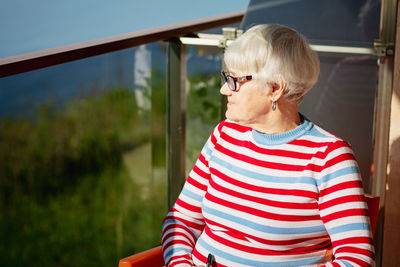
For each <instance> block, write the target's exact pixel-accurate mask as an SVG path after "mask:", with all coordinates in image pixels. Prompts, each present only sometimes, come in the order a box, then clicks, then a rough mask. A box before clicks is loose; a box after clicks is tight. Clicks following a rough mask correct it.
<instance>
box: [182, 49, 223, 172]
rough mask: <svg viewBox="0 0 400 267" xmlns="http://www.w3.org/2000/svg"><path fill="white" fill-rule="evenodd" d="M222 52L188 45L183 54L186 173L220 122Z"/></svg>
mask: <svg viewBox="0 0 400 267" xmlns="http://www.w3.org/2000/svg"><path fill="white" fill-rule="evenodd" d="M221 60H222V51H221V49H219V48H211V47H195V46H190V47H189V48H188V53H187V78H188V83H187V88H186V89H187V110H186V116H187V117H186V174H188V172H189V171H190V170H191V169H192V168H193V165H194V162H195V161H196V159H197V157H198V156H199V154H200V151H201V149H202V147H203V145H204V144H205V142H206V141H207V138H208V137H209V136H210V134H211V132H212V130H213V129H214V127H215V126H216V125H217V124H218V122H219V121H220V118H221V115H220V110H221V97H220V93H219V89H220V87H221V75H220V72H221V66H222V61H221Z"/></svg>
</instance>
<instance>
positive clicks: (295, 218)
mask: <svg viewBox="0 0 400 267" xmlns="http://www.w3.org/2000/svg"><path fill="white" fill-rule="evenodd" d="M205 198H206V199H208V200H209V201H211V202H213V203H216V204H219V205H222V206H225V207H226V208H228V210H229V209H233V210H238V211H241V212H243V213H247V214H251V215H254V216H257V217H262V218H264V219H270V220H276V221H285V222H302V221H316V220H320V217H319V215H309V216H303V215H284V214H277V213H272V212H267V211H265V210H260V209H255V208H252V207H249V206H244V205H240V204H237V203H234V202H230V201H227V200H224V199H222V198H218V197H216V196H215V195H211V194H209V193H206V195H205Z"/></svg>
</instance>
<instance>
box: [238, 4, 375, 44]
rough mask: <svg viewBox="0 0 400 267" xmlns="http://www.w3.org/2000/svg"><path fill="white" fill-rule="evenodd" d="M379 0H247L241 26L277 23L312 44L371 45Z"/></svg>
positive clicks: (245, 27)
mask: <svg viewBox="0 0 400 267" xmlns="http://www.w3.org/2000/svg"><path fill="white" fill-rule="evenodd" d="M380 7H381V1H380V0H368V1H341V0H340V1H331V0H307V1H305V0H303V1H299V0H286V1H275V0H250V3H249V6H248V8H247V11H246V15H245V18H244V20H243V23H242V28H243V29H248V28H249V27H251V26H252V25H255V24H266V23H278V24H282V25H286V26H289V27H292V28H294V29H296V30H297V31H299V32H301V33H302V34H304V35H305V36H306V37H307V38H308V39H309V40H310V41H311V42H312V43H314V44H326V45H348V46H363V47H364V46H365V47H372V46H373V42H374V39H375V38H379V20H380Z"/></svg>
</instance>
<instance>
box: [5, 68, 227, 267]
mask: <svg viewBox="0 0 400 267" xmlns="http://www.w3.org/2000/svg"><path fill="white" fill-rule="evenodd" d="M219 87H220V79H219V77H218V76H206V75H196V76H192V77H190V78H189V87H188V98H187V106H188V108H187V116H188V120H187V134H186V136H187V168H188V169H190V168H191V167H192V166H193V162H194V161H195V159H196V158H197V156H198V154H199V152H200V149H201V148H202V146H203V144H204V142H205V141H206V139H207V137H208V136H209V134H210V133H211V131H212V129H213V128H214V127H215V125H216V124H217V122H218V121H219V117H220V115H219V106H220V98H219V92H218V90H219ZM154 88H160V89H153V91H152V97H153V99H152V100H151V103H152V105H153V109H152V110H147V109H145V108H141V107H139V106H138V105H137V101H136V97H135V94H134V92H133V91H132V90H129V89H124V88H119V89H113V90H110V91H106V92H104V93H102V94H98V95H93V94H92V95H90V96H88V97H85V98H80V99H76V100H73V101H71V102H69V103H68V104H66V106H65V108H64V109H62V110H56V109H53V108H51V107H50V106H49V105H45V106H43V107H41V108H40V109H39V110H38V112H37V114H35V115H34V116H31V117H33V118H34V119H33V120H32V119H14V120H11V119H3V120H2V121H1V122H0V266H26V265H29V266H116V265H117V263H118V260H119V259H120V258H122V257H125V256H128V255H131V254H133V253H136V252H139V251H142V250H144V249H147V248H150V247H153V246H156V245H158V244H160V241H161V240H160V239H161V226H162V221H163V218H164V216H165V214H166V212H167V206H166V205H167V203H166V199H167V197H166V194H167V193H166V192H167V188H166V187H167V185H166V181H167V179H166V173H167V172H166V170H165V166H163V160H164V161H165V156H163V155H160V153H159V152H160V151H165V150H164V149H165V148H160V147H161V146H165V139H163V136H162V135H163V131H164V130H163V126H162V122H163V121H165V90H164V89H163V86H162V85H155V86H154ZM145 97H147V98H149V96H148V95H147V96H145ZM147 100H149V99H147ZM149 102H150V101H149ZM152 121H153V123H152ZM152 127H153V128H152ZM157 127H158V128H157ZM164 127H165V126H164ZM156 128H157V129H156ZM152 153H153V154H154V153H158V154H156V155H152ZM164 165H165V164H164Z"/></svg>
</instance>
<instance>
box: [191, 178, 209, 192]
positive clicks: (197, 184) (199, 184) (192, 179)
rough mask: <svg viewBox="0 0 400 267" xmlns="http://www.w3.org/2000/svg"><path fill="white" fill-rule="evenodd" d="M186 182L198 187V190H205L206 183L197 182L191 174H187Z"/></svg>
mask: <svg viewBox="0 0 400 267" xmlns="http://www.w3.org/2000/svg"><path fill="white" fill-rule="evenodd" d="M207 179H208V178H207ZM186 182H187V183H189V184H191V185H193V186H194V187H196V188H198V189H199V190H202V191H206V190H207V185H205V184H202V183H200V182H198V181H197V180H196V179H194V178H193V177H191V176H188V178H187V179H186Z"/></svg>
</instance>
